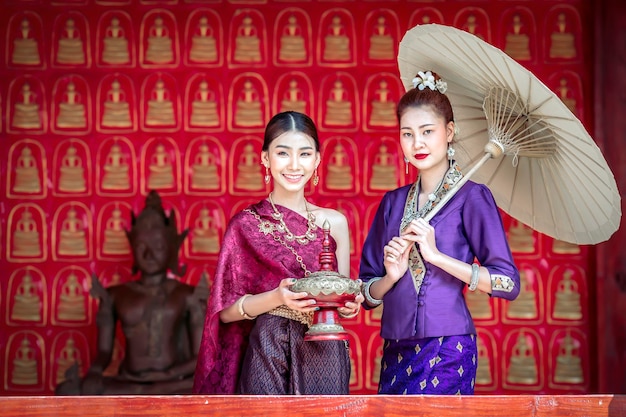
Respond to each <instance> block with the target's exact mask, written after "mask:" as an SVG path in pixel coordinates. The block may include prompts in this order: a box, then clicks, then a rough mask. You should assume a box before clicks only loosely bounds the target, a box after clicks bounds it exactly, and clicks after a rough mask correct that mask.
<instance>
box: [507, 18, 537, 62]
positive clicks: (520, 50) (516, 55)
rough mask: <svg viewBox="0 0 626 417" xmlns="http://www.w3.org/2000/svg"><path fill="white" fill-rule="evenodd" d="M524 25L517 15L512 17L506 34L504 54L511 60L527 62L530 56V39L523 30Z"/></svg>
mask: <svg viewBox="0 0 626 417" xmlns="http://www.w3.org/2000/svg"><path fill="white" fill-rule="evenodd" d="M524 27H525V24H524V22H523V21H522V17H521V16H520V15H519V14H515V15H513V21H512V23H511V28H510V29H509V31H508V33H507V34H506V40H505V45H504V52H506V53H507V54H508V55H509V56H510V57H511V58H513V59H517V60H520V61H528V60H530V59H531V56H530V38H529V36H528V34H527V33H526V32H525V30H524Z"/></svg>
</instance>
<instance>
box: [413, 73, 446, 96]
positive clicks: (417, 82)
mask: <svg viewBox="0 0 626 417" xmlns="http://www.w3.org/2000/svg"><path fill="white" fill-rule="evenodd" d="M426 87H428V88H430V89H431V90H433V91H435V90H437V91H439V92H440V93H441V94H445V92H446V91H447V90H448V83H446V82H445V81H443V80H442V79H441V78H439V79H438V80H436V81H435V76H434V75H433V73H432V72H431V71H426V72H424V71H419V72H418V73H417V77H415V78H413V88H417V89H419V90H423V89H425V88H426Z"/></svg>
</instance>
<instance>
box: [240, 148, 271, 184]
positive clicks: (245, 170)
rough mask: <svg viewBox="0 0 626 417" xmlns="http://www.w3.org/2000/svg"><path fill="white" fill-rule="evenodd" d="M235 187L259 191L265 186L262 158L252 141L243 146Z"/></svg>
mask: <svg viewBox="0 0 626 417" xmlns="http://www.w3.org/2000/svg"><path fill="white" fill-rule="evenodd" d="M235 187H237V188H240V189H242V190H249V191H259V190H262V189H264V188H265V185H264V184H263V174H262V173H261V159H260V157H259V155H258V154H257V153H256V152H255V151H254V145H252V144H251V143H248V144H246V145H245V146H244V147H243V152H242V153H241V156H240V157H239V161H238V163H237V177H236V179H235Z"/></svg>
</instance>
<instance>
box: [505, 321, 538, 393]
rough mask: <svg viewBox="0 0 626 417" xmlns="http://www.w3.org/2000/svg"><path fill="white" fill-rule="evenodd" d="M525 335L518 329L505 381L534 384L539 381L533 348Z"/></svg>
mask: <svg viewBox="0 0 626 417" xmlns="http://www.w3.org/2000/svg"><path fill="white" fill-rule="evenodd" d="M526 337H527V336H526V334H525V333H524V331H520V332H519V333H518V335H517V340H516V342H515V346H514V347H513V350H512V351H511V357H510V362H509V368H508V370H507V374H506V380H507V382H510V383H513V384H524V385H534V384H536V383H537V382H538V381H539V376H538V369H537V362H536V361H535V356H534V350H533V348H532V346H531V345H530V344H529V343H528V341H527V340H526Z"/></svg>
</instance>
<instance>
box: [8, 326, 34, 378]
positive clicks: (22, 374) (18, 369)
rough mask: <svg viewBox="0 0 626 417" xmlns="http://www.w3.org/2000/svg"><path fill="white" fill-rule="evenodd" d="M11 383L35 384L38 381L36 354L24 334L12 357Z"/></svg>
mask: <svg viewBox="0 0 626 417" xmlns="http://www.w3.org/2000/svg"><path fill="white" fill-rule="evenodd" d="M10 380H11V383H12V384H14V385H22V386H25V385H36V384H37V383H38V382H39V370H38V364H37V354H36V351H35V349H34V348H33V346H32V343H31V342H30V340H29V339H28V337H26V336H24V339H22V341H21V343H20V346H19V348H18V349H17V351H16V352H15V356H14V357H13V372H11V378H10Z"/></svg>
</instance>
